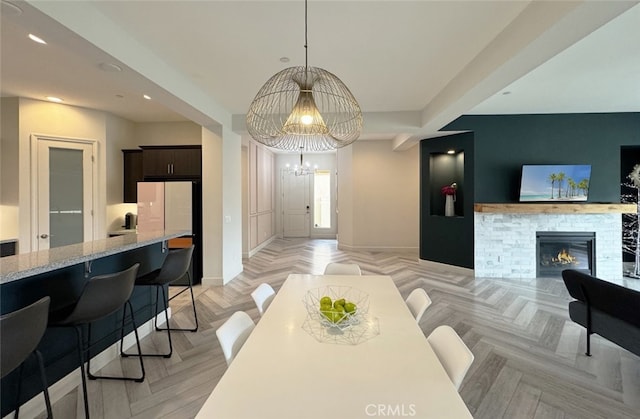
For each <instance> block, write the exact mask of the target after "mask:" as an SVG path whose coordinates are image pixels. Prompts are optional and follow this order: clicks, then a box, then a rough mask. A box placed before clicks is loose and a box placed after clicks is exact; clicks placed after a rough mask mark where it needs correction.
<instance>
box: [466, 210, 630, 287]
mask: <svg viewBox="0 0 640 419" xmlns="http://www.w3.org/2000/svg"><path fill="white" fill-rule="evenodd" d="M631 209H633V210H634V211H635V208H631V207H629V210H631ZM624 212H627V207H626V206H624V205H621V204H475V212H474V273H475V276H476V277H486V278H536V277H538V274H539V273H538V262H537V252H538V244H537V235H538V233H539V232H546V233H552V235H553V233H558V232H562V233H563V234H567V233H577V235H578V236H582V235H584V234H589V235H593V241H592V244H591V246H592V250H591V251H592V252H593V253H592V261H591V265H590V266H589V267H586V268H584V269H589V270H590V272H592V273H593V274H595V275H596V276H598V277H601V278H608V279H612V278H621V277H622V250H621V249H622V217H621V215H620V214H621V213H624ZM583 250H585V251H586V249H583ZM581 258H582V257H581ZM579 269H583V268H582V267H580V268H579ZM554 276H555V275H554Z"/></svg>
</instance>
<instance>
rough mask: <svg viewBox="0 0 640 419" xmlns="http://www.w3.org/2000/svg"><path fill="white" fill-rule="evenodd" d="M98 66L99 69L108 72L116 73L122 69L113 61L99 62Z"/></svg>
mask: <svg viewBox="0 0 640 419" xmlns="http://www.w3.org/2000/svg"><path fill="white" fill-rule="evenodd" d="M98 67H100V70H102V71H106V72H108V73H117V72H118V71H122V67H120V66H119V65H117V64H113V63H100V64H98Z"/></svg>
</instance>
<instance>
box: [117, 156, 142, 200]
mask: <svg viewBox="0 0 640 419" xmlns="http://www.w3.org/2000/svg"><path fill="white" fill-rule="evenodd" d="M122 157H123V166H124V185H123V192H124V197H123V201H122V202H126V203H134V204H135V203H136V202H138V191H137V188H138V182H140V181H142V180H144V175H143V173H142V150H140V149H137V150H122Z"/></svg>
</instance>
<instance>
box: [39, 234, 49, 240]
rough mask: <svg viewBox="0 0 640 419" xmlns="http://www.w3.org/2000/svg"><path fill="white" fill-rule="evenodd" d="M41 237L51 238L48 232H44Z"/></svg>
mask: <svg viewBox="0 0 640 419" xmlns="http://www.w3.org/2000/svg"><path fill="white" fill-rule="evenodd" d="M40 238H41V239H47V238H49V235H48V234H47V233H42V234H41V235H40Z"/></svg>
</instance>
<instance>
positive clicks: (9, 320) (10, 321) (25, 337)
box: [0, 297, 53, 419]
mask: <svg viewBox="0 0 640 419" xmlns="http://www.w3.org/2000/svg"><path fill="white" fill-rule="evenodd" d="M49 302H50V298H49V297H43V298H41V299H39V300H38V301H36V302H35V303H33V304H30V305H28V306H26V307H23V308H21V309H18V310H16V311H12V312H11V313H7V314H3V315H2V316H0V361H1V362H0V372H1V375H2V378H4V377H5V376H6V375H8V374H9V373H10V372H12V371H14V370H15V369H16V368H18V367H19V368H20V372H19V377H18V386H17V392H16V399H17V402H16V409H15V414H14V417H15V418H16V419H17V418H18V413H19V412H20V388H21V384H22V366H23V365H24V361H25V360H26V359H27V358H28V357H29V355H31V354H34V355H35V356H36V359H37V361H38V368H39V369H40V381H41V382H42V392H43V393H44V402H45V405H46V407H47V417H48V418H52V417H53V414H52V413H51V400H50V399H49V390H48V385H47V375H46V373H45V369H44V361H43V360H42V354H41V353H40V351H38V349H36V348H37V347H38V344H39V343H40V340H41V339H42V336H44V332H45V331H46V329H47V319H48V317H49ZM3 391H4V390H3Z"/></svg>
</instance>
